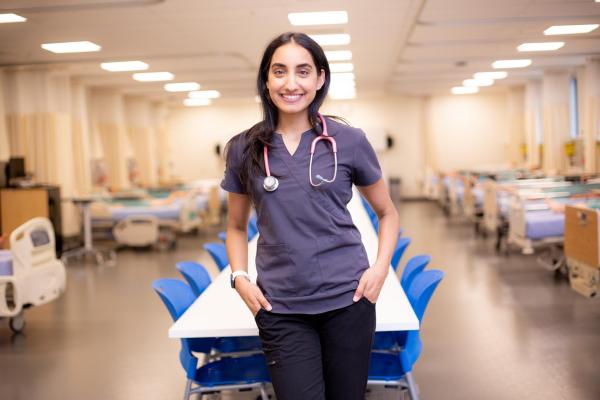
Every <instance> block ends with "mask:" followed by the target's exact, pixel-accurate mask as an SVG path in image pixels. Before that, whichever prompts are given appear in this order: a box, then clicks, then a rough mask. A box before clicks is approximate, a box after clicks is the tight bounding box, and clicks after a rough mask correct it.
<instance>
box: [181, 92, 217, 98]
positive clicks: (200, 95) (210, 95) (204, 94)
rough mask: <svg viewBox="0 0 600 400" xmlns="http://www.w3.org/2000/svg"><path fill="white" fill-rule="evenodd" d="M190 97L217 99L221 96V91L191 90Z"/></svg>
mask: <svg viewBox="0 0 600 400" xmlns="http://www.w3.org/2000/svg"><path fill="white" fill-rule="evenodd" d="M188 97H189V98H190V99H217V98H219V97H221V93H220V92H219V91H218V90H196V91H194V92H189V93H188Z"/></svg>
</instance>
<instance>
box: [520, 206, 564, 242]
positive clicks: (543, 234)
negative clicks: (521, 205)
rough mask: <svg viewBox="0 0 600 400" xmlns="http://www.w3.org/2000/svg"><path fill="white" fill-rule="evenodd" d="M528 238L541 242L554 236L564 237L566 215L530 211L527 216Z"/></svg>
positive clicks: (548, 211) (545, 211) (547, 211)
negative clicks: (540, 240)
mask: <svg viewBox="0 0 600 400" xmlns="http://www.w3.org/2000/svg"><path fill="white" fill-rule="evenodd" d="M525 223H526V229H527V232H526V234H527V238H528V239H532V240H539V239H544V238H548V237H553V236H563V235H564V231H565V215H564V214H562V213H556V212H554V211H552V210H542V211H528V212H527V213H526V214H525Z"/></svg>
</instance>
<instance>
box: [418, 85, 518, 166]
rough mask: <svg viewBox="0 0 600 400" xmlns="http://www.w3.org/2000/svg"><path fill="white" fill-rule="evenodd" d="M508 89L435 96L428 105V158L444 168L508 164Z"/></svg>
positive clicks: (433, 164) (434, 164) (433, 163)
mask: <svg viewBox="0 0 600 400" xmlns="http://www.w3.org/2000/svg"><path fill="white" fill-rule="evenodd" d="M507 101H508V99H507V94H506V93H505V92H496V93H493V92H492V93H486V94H481V93H480V94H476V95H462V96H456V95H447V96H446V95H443V96H434V97H431V98H430V100H429V106H428V113H427V116H426V117H427V118H428V124H429V128H428V135H429V137H428V139H427V143H428V148H427V151H428V152H430V154H428V160H430V162H431V163H432V165H431V166H432V167H433V168H434V169H437V170H441V171H452V170H457V169H462V168H473V167H480V166H492V165H493V166H499V165H506V164H507V163H508V160H509V155H508V140H509V134H508V129H509V124H508V107H507V105H508V103H507Z"/></svg>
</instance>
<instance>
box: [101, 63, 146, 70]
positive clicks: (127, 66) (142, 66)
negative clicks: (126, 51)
mask: <svg viewBox="0 0 600 400" xmlns="http://www.w3.org/2000/svg"><path fill="white" fill-rule="evenodd" d="M100 68H102V69H104V70H106V71H110V72H122V71H145V70H147V69H148V64H146V63H145V62H142V61H116V62H105V63H102V64H100Z"/></svg>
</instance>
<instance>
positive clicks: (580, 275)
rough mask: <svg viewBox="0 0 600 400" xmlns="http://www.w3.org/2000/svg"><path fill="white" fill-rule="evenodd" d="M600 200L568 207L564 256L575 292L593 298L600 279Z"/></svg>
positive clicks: (566, 210)
mask: <svg viewBox="0 0 600 400" xmlns="http://www.w3.org/2000/svg"><path fill="white" fill-rule="evenodd" d="M599 209H600V202H598V201H597V200H596V201H593V202H588V203H587V204H585V205H582V204H578V205H568V206H566V207H565V244H564V249H565V256H566V263H567V267H568V269H569V281H570V283H571V287H572V288H573V290H575V291H576V292H578V293H580V294H581V295H583V296H585V297H594V296H595V295H596V293H597V292H598V283H599V282H600V224H599V221H600V217H599V212H600V211H599Z"/></svg>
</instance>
